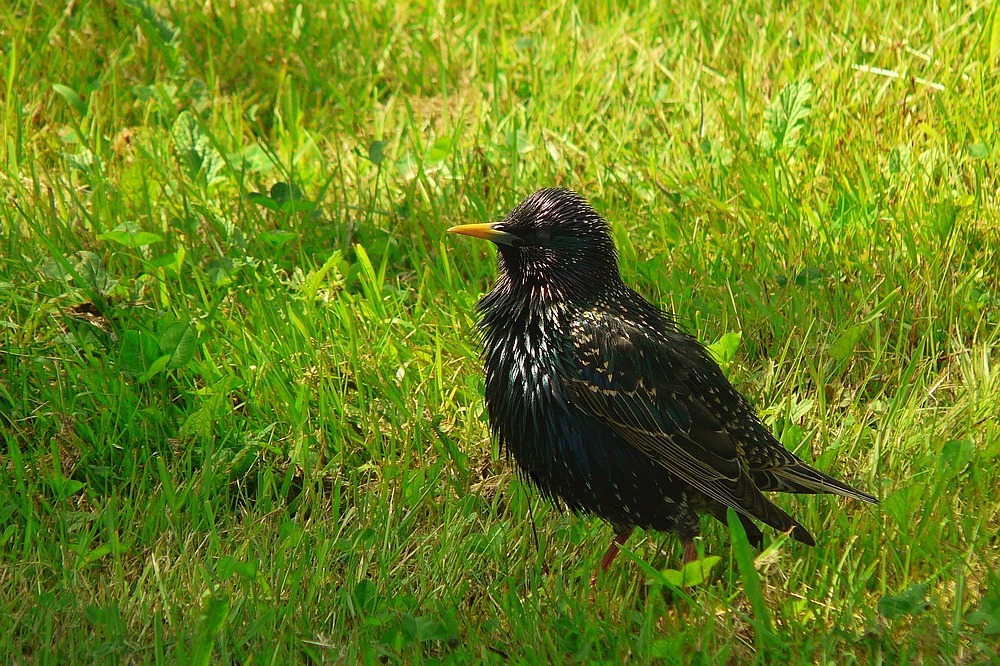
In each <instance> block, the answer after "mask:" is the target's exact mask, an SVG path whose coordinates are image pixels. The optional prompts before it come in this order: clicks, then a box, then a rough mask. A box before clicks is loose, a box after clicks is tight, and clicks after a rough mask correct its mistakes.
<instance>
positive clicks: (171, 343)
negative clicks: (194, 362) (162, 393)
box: [159, 321, 198, 369]
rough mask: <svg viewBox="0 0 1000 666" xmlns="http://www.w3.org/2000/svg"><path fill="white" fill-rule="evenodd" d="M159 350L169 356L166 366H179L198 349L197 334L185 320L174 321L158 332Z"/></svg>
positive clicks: (189, 359)
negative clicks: (161, 331)
mask: <svg viewBox="0 0 1000 666" xmlns="http://www.w3.org/2000/svg"><path fill="white" fill-rule="evenodd" d="M159 342H160V350H161V351H162V352H163V353H164V354H167V355H168V356H169V363H167V366H166V367H168V368H170V369H174V368H181V367H183V366H185V365H187V364H188V363H189V362H190V361H191V359H193V358H194V355H195V353H196V352H197V351H198V334H197V333H195V330H194V328H193V327H192V326H191V325H190V324H187V323H185V322H180V321H177V322H174V323H172V324H170V325H169V326H167V328H166V329H165V330H164V331H163V333H161V334H160V340H159Z"/></svg>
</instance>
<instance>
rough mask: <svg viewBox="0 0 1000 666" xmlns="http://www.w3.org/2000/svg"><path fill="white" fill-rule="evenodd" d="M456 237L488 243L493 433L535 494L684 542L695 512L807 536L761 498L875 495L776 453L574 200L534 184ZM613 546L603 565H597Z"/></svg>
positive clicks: (487, 348)
mask: <svg viewBox="0 0 1000 666" xmlns="http://www.w3.org/2000/svg"><path fill="white" fill-rule="evenodd" d="M452 231H457V232H458V233H464V234H468V235H472V236H478V237H481V238H487V239H489V240H492V241H493V242H494V243H496V245H497V248H498V249H499V253H498V266H499V276H498V278H497V281H496V284H495V285H494V287H493V289H492V290H491V291H490V292H489V293H487V294H486V295H485V296H483V298H482V299H481V300H480V302H479V306H478V310H479V314H480V326H481V328H482V331H483V336H484V360H485V370H486V406H487V410H488V412H489V417H490V425H491V429H492V431H493V434H494V436H495V437H496V438H497V439H498V440H499V442H500V444H501V445H502V446H503V448H504V449H505V450H506V451H507V452H508V453H509V454H510V455H511V456H512V457H513V458H514V460H515V461H516V463H517V465H518V467H519V468H520V470H521V472H523V474H524V475H525V476H526V477H527V478H528V479H530V480H531V481H532V482H533V483H534V484H535V485H536V486H537V487H538V488H539V489H540V490H541V491H542V493H544V494H545V495H546V496H548V497H550V498H552V499H558V500H562V501H564V502H565V503H566V504H567V505H568V506H569V507H570V508H571V509H573V510H575V511H580V512H586V513H591V514H595V515H597V516H600V517H601V518H603V519H604V520H606V521H608V522H610V523H611V524H612V525H613V526H614V527H615V530H616V535H617V536H616V543H621V542H623V541H624V539H625V538H627V537H628V535H629V534H630V533H631V531H632V529H633V528H634V527H637V526H638V527H643V528H652V529H655V530H662V531H669V532H674V533H676V534H677V535H678V536H679V537H680V538H681V539H682V540H683V541H684V542H685V544H686V547H687V548H686V550H685V554H686V556H687V557H690V554H691V553H693V549H692V548H690V545H691V540H692V539H693V538H694V537H695V536H696V535H697V534H698V532H699V519H698V513H708V514H710V515H713V516H715V517H716V518H719V519H721V520H723V521H724V520H725V514H726V507H732V508H734V509H735V510H736V511H737V512H738V513H739V515H740V518H741V521H742V522H743V524H744V526H745V527H746V529H747V534H748V536H749V537H750V539H751V541H753V542H755V543H757V544H759V543H760V541H761V538H762V535H761V532H760V530H759V529H758V528H757V527H756V525H754V523H753V522H752V521H751V520H750V519H751V518H753V519H756V520H759V521H761V522H763V523H765V524H767V525H770V526H772V527H774V528H775V529H779V530H782V531H788V530H791V534H792V536H793V537H794V538H795V539H796V540H798V541H801V542H803V543H806V544H810V545H811V544H813V543H814V541H813V538H812V536H811V535H810V534H809V532H808V531H807V530H806V529H805V528H804V527H803V526H802V525H801V524H799V523H798V522H797V521H796V520H795V519H794V518H792V517H791V516H789V515H788V514H787V513H786V512H784V511H783V510H781V509H779V508H778V507H777V506H775V505H774V504H773V503H771V502H770V501H769V500H768V499H767V498H766V497H765V496H764V495H763V494H762V491H783V492H795V493H835V494H839V495H845V496H848V497H853V498H856V499H860V500H863V501H866V502H875V498H874V497H871V496H870V495H867V494H865V493H863V492H860V491H858V490H856V489H854V488H852V487H850V486H848V485H846V484H844V483H841V482H840V481H837V480H836V479H834V478H832V477H830V476H827V475H826V474H823V473H822V472H819V471H817V470H815V469H813V468H812V467H810V466H809V465H807V464H806V463H805V462H803V461H802V460H800V459H799V458H797V457H796V456H795V455H793V454H792V453H790V452H789V451H787V450H785V449H784V447H782V446H781V444H780V443H779V442H778V441H777V440H776V439H775V438H774V436H773V435H772V434H771V433H770V432H769V431H768V430H767V428H765V427H764V425H763V424H762V423H761V421H760V419H759V418H758V417H757V414H756V412H755V411H754V409H753V407H752V406H751V405H750V403H749V402H748V401H747V400H746V398H744V397H743V396H742V395H741V394H740V393H739V392H737V391H736V389H735V388H733V386H732V385H731V384H730V383H729V381H728V380H727V379H726V378H725V376H724V375H723V373H722V371H721V370H720V369H719V366H718V365H717V364H716V363H715V362H714V361H713V360H712V359H711V358H710V357H709V356H708V354H707V353H706V351H705V349H704V347H702V345H701V344H700V343H699V342H698V341H697V340H695V339H694V338H693V337H691V336H690V335H688V334H686V333H685V332H683V331H682V330H681V329H680V328H679V327H678V326H677V325H676V324H675V323H674V321H673V319H672V318H671V317H670V316H669V315H668V314H666V313H664V312H663V311H662V310H660V309H659V308H657V307H655V306H653V305H651V304H650V303H649V302H648V301H646V300H645V299H644V298H643V297H642V296H640V295H639V294H637V293H636V292H634V291H633V290H632V289H630V288H629V287H627V286H626V285H625V284H624V283H623V282H622V281H621V279H620V277H619V273H618V265H617V254H616V252H615V247H614V243H613V241H612V240H611V237H610V235H609V231H608V225H607V222H606V221H605V220H604V219H603V218H601V217H600V216H599V215H598V214H597V213H596V212H595V211H594V210H593V209H592V208H591V207H590V205H589V204H587V202H586V201H585V200H584V199H583V198H582V197H580V196H579V195H577V194H575V193H573V192H570V191H568V190H562V189H544V190H539V191H537V192H535V193H534V194H532V195H531V196H529V197H528V198H527V199H525V200H524V201H522V202H521V203H520V204H519V205H518V206H517V207H515V208H514V210H512V211H511V212H510V213H509V214H508V215H507V217H506V218H505V219H504V220H503V221H502V222H499V223H497V224H493V225H466V226H463V227H456V228H454V229H452ZM616 552H617V548H616V546H615V544H612V548H611V549H609V553H608V555H606V556H605V559H604V561H603V562H602V564H603V566H607V564H609V563H610V561H611V559H613V557H614V554H615V553H616Z"/></svg>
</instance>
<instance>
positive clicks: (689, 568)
mask: <svg viewBox="0 0 1000 666" xmlns="http://www.w3.org/2000/svg"><path fill="white" fill-rule="evenodd" d="M721 561H722V558H721V557H719V556H718V555H709V556H708V557H704V558H702V559H700V560H695V561H694V562H688V563H687V564H685V565H684V566H682V567H681V568H680V570H679V571H678V570H677V569H664V570H663V571H661V572H660V574H661V580H662V582H664V583H666V584H667V585H668V586H670V587H697V586H698V585H701V584H702V583H704V582H705V581H707V580H708V579H709V575H710V574H711V573H712V569H714V568H715V565H717V564H718V563H719V562H721Z"/></svg>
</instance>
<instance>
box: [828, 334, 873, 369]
mask: <svg viewBox="0 0 1000 666" xmlns="http://www.w3.org/2000/svg"><path fill="white" fill-rule="evenodd" d="M864 332H865V327H864V326H851V327H850V328H849V329H847V330H846V331H844V332H843V333H842V334H841V335H840V337H839V338H837V341H836V342H834V343H833V345H832V346H831V347H830V356H832V357H833V360H835V361H837V362H838V363H843V362H844V361H846V360H847V359H848V358H849V357H850V356H851V354H853V353H854V348H855V347H857V346H858V342H860V341H861V335H862V334H863V333H864Z"/></svg>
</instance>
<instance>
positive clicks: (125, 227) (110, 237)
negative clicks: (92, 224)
mask: <svg viewBox="0 0 1000 666" xmlns="http://www.w3.org/2000/svg"><path fill="white" fill-rule="evenodd" d="M97 240H102V241H111V242H113V243H118V244H119V245H124V246H125V247H145V246H146V245H152V244H153V243H158V242H159V241H160V240H162V239H161V238H160V236H159V235H158V234H154V233H151V232H149V231H143V230H142V229H140V228H139V225H137V224H136V223H135V222H124V223H122V224H119V225H118V226H117V227H115V228H114V229H113V230H111V231H106V232H104V233H103V234H100V235H99V236H98V237H97Z"/></svg>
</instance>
